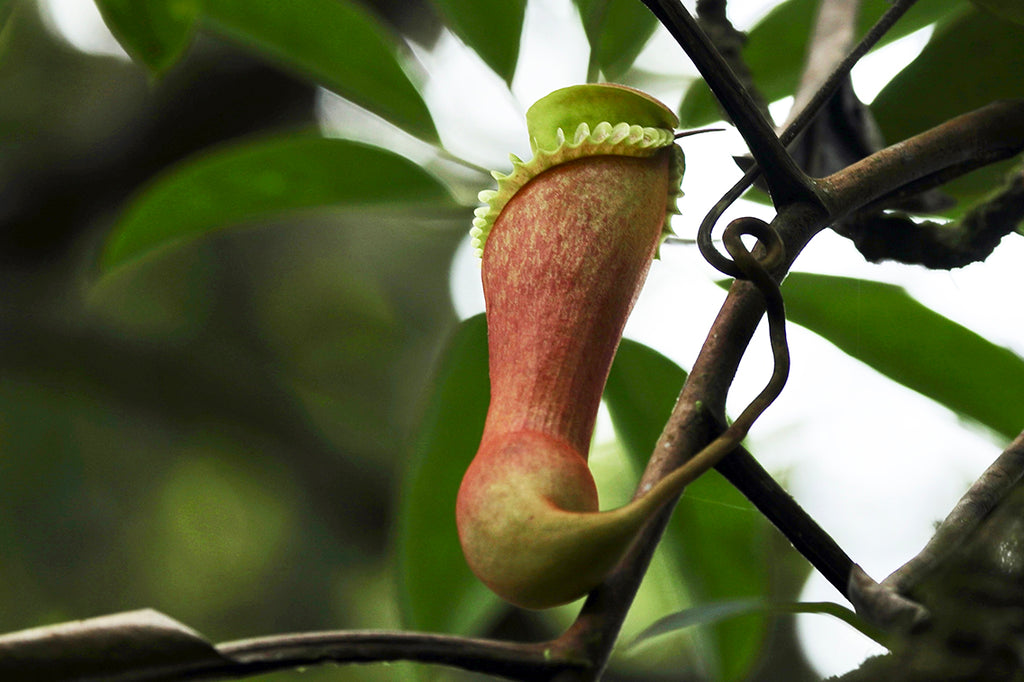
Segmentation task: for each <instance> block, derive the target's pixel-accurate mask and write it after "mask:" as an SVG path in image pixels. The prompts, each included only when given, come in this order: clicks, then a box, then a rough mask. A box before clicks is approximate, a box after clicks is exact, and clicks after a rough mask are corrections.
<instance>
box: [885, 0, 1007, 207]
mask: <svg viewBox="0 0 1024 682" xmlns="http://www.w3.org/2000/svg"><path fill="white" fill-rule="evenodd" d="M925 4H927V3H925ZM959 4H962V5H964V6H967V7H968V10H967V11H966V12H964V13H963V14H962V15H961V16H960V17H959V18H958V19H957V20H956V21H954V22H951V23H949V24H948V25H945V26H943V27H940V28H939V29H937V30H936V31H935V34H934V35H933V36H932V39H931V41H930V42H929V43H928V45H927V46H925V49H924V50H923V51H922V52H921V54H920V55H919V56H918V58H917V59H916V60H914V62H913V63H911V64H910V65H909V66H908V67H907V68H906V69H904V70H903V71H902V72H901V73H900V74H899V75H898V76H896V78H894V79H893V80H892V82H890V83H889V84H888V85H887V86H886V87H885V88H884V89H883V90H882V91H881V92H880V93H879V94H878V97H876V98H875V101H874V102H873V103H872V104H871V110H872V112H873V113H874V115H875V119H876V120H877V122H878V124H879V126H880V127H881V129H882V132H883V133H884V134H885V138H886V139H887V140H890V141H893V142H896V141H899V140H903V139H906V138H908V137H910V136H912V135H915V134H917V133H919V132H922V131H924V130H927V129H928V128H931V127H933V126H936V125H938V124H940V123H942V122H944V121H946V120H948V119H950V118H953V117H954V116H957V115H959V114H962V113H965V112H967V111H970V110H972V109H976V108H978V107H981V106H984V105H986V104H988V103H989V102H992V101H994V100H997V99H1013V98H1020V97H1024V78H1021V73H1024V50H1021V45H1022V44H1024V29H1022V27H1021V26H1019V25H1017V24H1014V23H1012V22H1009V21H1005V20H1002V19H999V18H998V17H995V16H993V15H991V14H988V13H986V12H982V11H979V10H976V9H973V8H970V7H969V5H968V4H967V3H959ZM951 93H955V96H951ZM1011 164H1012V162H1006V163H1002V164H996V165H993V166H987V167H985V168H981V169H979V170H977V171H974V172H973V173H970V174H968V175H966V176H964V177H962V178H958V179H957V180H955V181H953V182H951V183H949V184H947V185H945V186H944V187H943V191H945V192H947V193H949V194H950V195H952V196H953V197H955V198H956V199H958V200H959V203H958V205H957V206H956V207H955V208H954V209H953V210H951V211H948V212H946V215H948V216H950V217H954V216H957V215H959V214H961V213H963V211H964V210H966V209H967V208H969V207H970V205H971V204H972V203H974V202H976V201H978V200H980V199H982V198H984V197H985V196H986V195H987V194H989V193H990V192H991V191H992V190H993V189H994V188H997V187H999V186H1000V185H1001V184H1002V182H1003V177H1004V176H1005V175H1006V173H1007V172H1008V170H1009V168H1010V165H1011Z"/></svg>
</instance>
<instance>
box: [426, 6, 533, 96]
mask: <svg viewBox="0 0 1024 682" xmlns="http://www.w3.org/2000/svg"><path fill="white" fill-rule="evenodd" d="M434 3H435V4H436V5H437V7H438V9H439V10H440V11H441V14H443V15H444V18H445V19H446V20H447V22H448V26H449V27H450V28H451V29H452V31H454V32H455V34H456V35H457V36H459V37H460V38H462V40H463V42H465V43H466V44H467V45H469V46H470V47H471V48H473V49H474V50H476V53H477V54H478V55H480V58H481V59H483V60H484V62H485V63H486V64H487V66H489V67H491V69H493V70H494V72H495V73H497V74H498V75H499V76H501V77H502V78H504V79H505V82H506V83H511V82H512V76H513V75H514V74H515V71H516V61H517V60H518V58H519V39H520V37H521V35H522V32H523V16H524V15H525V14H526V0H434Z"/></svg>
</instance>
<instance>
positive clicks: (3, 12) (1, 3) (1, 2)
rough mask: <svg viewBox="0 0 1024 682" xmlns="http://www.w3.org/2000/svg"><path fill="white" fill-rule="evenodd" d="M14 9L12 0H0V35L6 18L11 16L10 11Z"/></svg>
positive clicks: (5, 23) (5, 24)
mask: <svg viewBox="0 0 1024 682" xmlns="http://www.w3.org/2000/svg"><path fill="white" fill-rule="evenodd" d="M13 10H14V0H0V37H2V31H3V30H4V28H6V26H7V20H8V19H9V18H10V17H11V13H12V12H13Z"/></svg>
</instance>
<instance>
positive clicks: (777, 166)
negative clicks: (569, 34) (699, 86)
mask: <svg viewBox="0 0 1024 682" xmlns="http://www.w3.org/2000/svg"><path fill="white" fill-rule="evenodd" d="M643 3H644V4H645V5H647V7H648V9H650V10H651V12H653V13H654V15H655V16H656V17H658V20H659V21H661V23H662V25H664V26H665V28H666V29H668V31H669V33H671V34H672V37H673V38H675V39H676V41H677V42H678V43H679V45H680V46H681V47H682V48H683V50H684V51H685V52H686V54H687V55H689V57H690V59H691V60H692V61H693V63H694V66H696V67H697V70H698V71H699V72H700V75H701V76H702V77H703V78H704V80H705V82H706V83H707V84H708V87H709V88H711V91H712V92H713V93H714V94H715V98H716V99H717V100H718V102H719V104H721V106H722V108H723V109H724V110H725V112H726V114H727V115H728V116H729V118H730V119H731V120H732V122H733V123H734V124H735V125H736V128H737V130H739V132H740V135H742V136H743V139H744V141H745V142H746V143H747V146H748V148H749V149H750V153H751V154H753V155H754V158H755V159H756V160H757V162H758V164H759V165H760V166H761V168H763V169H765V179H766V181H767V183H768V188H769V190H770V192H771V194H772V198H773V201H774V202H775V204H776V205H777V206H781V205H785V204H789V203H794V202H797V201H804V202H811V203H815V202H818V201H819V198H818V196H817V193H816V190H815V187H814V184H813V183H812V182H811V180H810V178H808V177H807V175H805V174H804V172H803V171H801V170H800V168H799V167H798V166H797V165H796V163H795V162H794V161H793V158H792V157H791V156H790V155H789V152H787V151H786V148H785V147H783V146H782V143H780V142H779V139H778V138H777V137H776V136H775V131H774V130H773V128H772V126H771V125H770V124H769V123H768V120H767V119H766V118H765V117H764V115H762V113H761V111H760V109H758V107H757V105H756V104H755V103H754V100H753V99H752V98H751V96H750V94H749V93H748V92H747V90H746V88H745V87H744V86H743V83H742V82H740V79H739V78H737V77H736V75H735V74H734V73H733V71H732V69H730V68H729V65H728V64H727V63H726V61H725V59H723V58H722V55H721V54H719V53H718V50H716V49H715V46H714V45H712V43H711V41H710V40H709V39H708V37H707V35H706V34H705V33H704V31H702V30H701V29H700V26H698V25H697V22H696V20H694V18H693V17H692V16H690V13H689V12H688V11H686V8H685V7H683V5H682V3H680V2H679V0H643Z"/></svg>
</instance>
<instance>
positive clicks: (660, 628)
mask: <svg viewBox="0 0 1024 682" xmlns="http://www.w3.org/2000/svg"><path fill="white" fill-rule="evenodd" d="M782 613H820V614H824V615H829V616H833V617H835V618H838V619H839V620H841V621H843V622H844V623H846V624H848V625H849V626H850V627H852V628H854V629H856V630H858V631H859V632H861V633H862V634H864V635H866V636H867V637H870V638H871V639H874V640H875V641H877V642H879V643H881V644H885V641H884V636H883V635H882V634H881V633H880V632H878V631H876V630H875V629H874V628H872V627H871V626H869V625H868V624H867V623H865V622H864V621H863V620H861V618H860V617H859V616H858V615H857V614H856V613H854V612H853V611H851V610H850V609H848V608H846V607H845V606H841V605H839V604H835V603H832V602H784V603H772V602H769V601H766V600H763V599H735V600H732V601H723V602H715V603H711V604H703V605H701V606H695V607H693V608H692V609H686V610H685V611H680V612H678V613H673V614H671V615H669V616H665V617H664V618H662V619H660V620H658V621H657V622H655V623H653V624H652V625H651V626H650V627H649V628H647V629H646V630H644V631H643V632H641V633H640V634H639V635H637V637H636V639H635V640H634V641H633V642H632V644H630V646H637V645H638V644H642V643H643V642H645V641H647V640H650V639H653V638H655V637H660V636H661V635H666V634H668V633H670V632H675V631H677V630H682V629H685V628H689V627H693V626H694V625H711V624H713V623H721V622H724V621H727V620H730V619H732V618H737V617H739V616H745V615H754V614H782Z"/></svg>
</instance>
